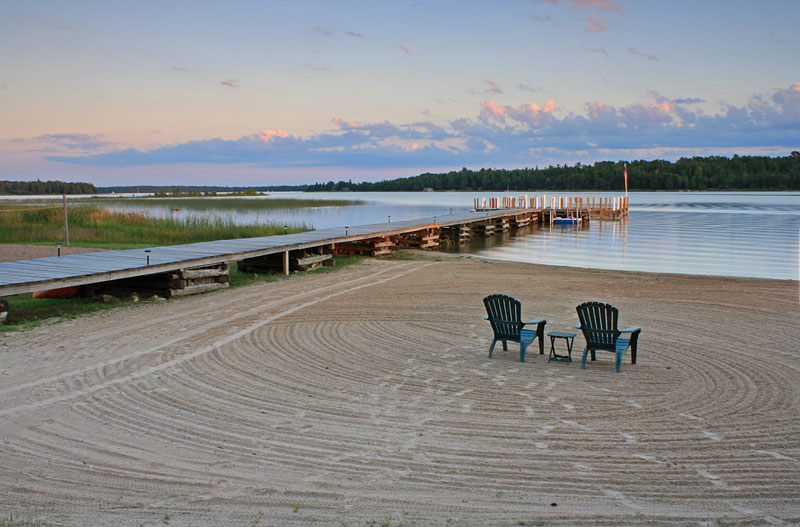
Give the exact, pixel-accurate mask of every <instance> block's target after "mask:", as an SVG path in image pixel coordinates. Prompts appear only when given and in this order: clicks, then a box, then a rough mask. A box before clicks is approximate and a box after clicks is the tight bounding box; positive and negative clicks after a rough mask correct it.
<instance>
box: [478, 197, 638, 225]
mask: <svg viewBox="0 0 800 527" xmlns="http://www.w3.org/2000/svg"><path fill="white" fill-rule="evenodd" d="M629 205H630V202H629V199H628V198H627V197H625V196H604V197H599V198H598V197H596V196H592V197H586V198H583V197H580V196H548V195H546V194H544V195H542V196H528V195H527V194H523V195H520V196H516V197H513V196H503V197H496V198H475V210H476V211H492V212H494V211H501V210H510V209H514V210H521V211H526V210H532V211H536V212H537V213H538V214H539V215H540V217H541V218H542V220H543V222H544V223H548V222H549V223H552V222H553V220H555V219H556V218H567V217H575V218H583V219H604V220H622V219H625V218H627V217H628V207H629Z"/></svg>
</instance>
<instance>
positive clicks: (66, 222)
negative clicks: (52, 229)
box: [62, 194, 69, 247]
mask: <svg viewBox="0 0 800 527" xmlns="http://www.w3.org/2000/svg"><path fill="white" fill-rule="evenodd" d="M62 196H63V197H64V238H65V239H66V242H67V247H69V216H68V215H67V195H66V194H62Z"/></svg>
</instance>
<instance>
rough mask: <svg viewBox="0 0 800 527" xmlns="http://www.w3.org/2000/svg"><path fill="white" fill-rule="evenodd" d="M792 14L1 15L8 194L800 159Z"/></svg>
mask: <svg viewBox="0 0 800 527" xmlns="http://www.w3.org/2000/svg"><path fill="white" fill-rule="evenodd" d="M798 27H800V1H798V0H758V1H754V0H670V1H663V0H496V1H494V2H487V1H472V0H429V1H401V0H393V1H375V0H364V1H356V0H337V1H330V0H319V1H316V0H286V1H278V0H275V1H272V0H260V1H244V0H243V1H230V2H218V1H215V2H208V1H203V0H191V1H182V0H174V1H169V0H167V1H164V0H158V1H150V0H137V1H136V2H131V1H115V0H99V1H84V0H71V1H69V2H64V1H63V0H58V1H47V0H0V180H18V181H27V180H36V179H41V180H61V181H84V182H90V183H94V184H96V185H99V186H111V185H145V184H147V185H150V184H157V185H176V184H177V185H195V184H196V185H240V186H260V185H281V184H287V185H300V184H305V183H315V182H324V181H328V180H333V181H338V180H352V181H379V180H383V179H392V178H396V177H407V176H414V175H417V174H420V173H423V172H444V171H449V170H459V169H461V168H462V167H467V168H472V169H479V168H483V167H487V168H488V167H494V168H521V167H535V166H539V167H542V166H547V165H556V164H569V165H573V164H575V163H578V162H580V163H583V164H591V163H594V162H597V161H604V160H611V161H617V160H635V159H668V160H675V159H678V158H680V157H691V156H709V155H721V156H732V155H734V154H739V155H770V156H779V155H788V154H789V153H790V152H791V151H793V150H800V59H798V57H800V31H798V30H797V28H798Z"/></svg>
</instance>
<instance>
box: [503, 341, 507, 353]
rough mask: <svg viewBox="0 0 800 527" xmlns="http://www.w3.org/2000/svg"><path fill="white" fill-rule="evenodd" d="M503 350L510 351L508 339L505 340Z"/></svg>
mask: <svg viewBox="0 0 800 527" xmlns="http://www.w3.org/2000/svg"><path fill="white" fill-rule="evenodd" d="M503 351H508V341H507V340H504V341H503Z"/></svg>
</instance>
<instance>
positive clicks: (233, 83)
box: [219, 79, 239, 88]
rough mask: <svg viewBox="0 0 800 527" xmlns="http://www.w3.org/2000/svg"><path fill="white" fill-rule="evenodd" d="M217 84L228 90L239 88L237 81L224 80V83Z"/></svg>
mask: <svg viewBox="0 0 800 527" xmlns="http://www.w3.org/2000/svg"><path fill="white" fill-rule="evenodd" d="M219 83H220V84H222V85H223V86H228V87H230V88H238V87H239V81H237V80H236V79H225V80H224V81H219Z"/></svg>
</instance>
